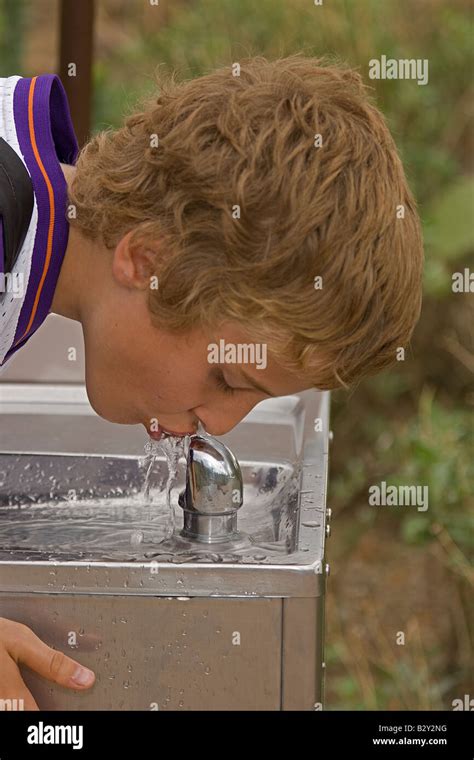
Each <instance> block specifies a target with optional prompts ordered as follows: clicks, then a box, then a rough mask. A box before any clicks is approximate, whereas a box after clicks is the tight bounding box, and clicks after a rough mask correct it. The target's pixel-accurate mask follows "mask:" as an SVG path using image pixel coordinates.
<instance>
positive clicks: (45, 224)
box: [5, 74, 79, 359]
mask: <svg viewBox="0 0 474 760" xmlns="http://www.w3.org/2000/svg"><path fill="white" fill-rule="evenodd" d="M31 81H32V80H31V79H29V78H23V79H20V80H19V81H18V82H17V85H16V87H15V92H14V102H13V108H14V118H15V126H16V131H17V136H18V142H19V145H20V150H21V152H22V154H23V157H24V160H25V163H26V165H27V168H28V171H29V173H30V175H31V179H32V183H33V191H34V194H35V198H36V203H37V208H38V226H37V230H36V236H35V241H34V249H33V256H32V261H31V270H30V277H29V281H28V287H27V291H26V296H25V300H24V303H23V305H22V309H21V312H20V318H19V320H18V325H17V329H16V332H15V340H14V348H11V349H10V351H9V352H8V354H7V356H6V357H5V359H7V358H9V357H10V355H11V354H12V353H14V352H15V351H16V350H17V349H18V348H20V346H21V345H23V344H24V343H25V342H26V340H27V339H28V338H29V337H30V336H31V335H32V334H33V333H34V332H35V331H36V330H37V329H38V327H39V326H40V325H41V324H42V322H44V320H45V319H46V317H47V316H48V314H49V310H50V308H51V303H52V301H53V295H54V290H55V288H56V283H57V280H58V277H59V273H60V270H61V265H62V262H63V259H64V254H65V252H66V247H67V242H68V236H69V224H68V221H67V218H66V209H67V184H66V180H65V178H64V175H63V173H62V169H61V167H60V165H59V162H62V163H65V164H74V163H75V161H76V158H77V153H78V150H79V148H78V144H77V140H76V136H75V134H74V129H73V126H72V121H71V115H70V112H69V105H68V102H67V97H66V93H65V90H64V87H63V85H62V83H61V80H60V79H59V77H58V76H56V75H55V74H46V75H44V76H39V77H37V79H36V83H35V90H34V94H33V124H34V135H35V139H36V146H37V149H38V153H39V156H40V158H41V161H42V163H43V166H44V169H45V171H46V174H47V175H48V178H49V181H50V183H51V186H52V188H53V195H54V206H55V220H54V229H53V245H52V255H51V260H50V263H49V267H48V272H47V275H46V278H45V281H44V283H43V288H42V291H41V296H40V300H39V303H38V307H37V310H36V315H35V318H34V320H33V323H32V325H31V327H30V329H29V332H28V334H27V335H25V337H24V338H22V336H23V335H24V332H25V330H26V327H27V325H28V322H29V320H30V316H31V312H32V308H33V304H34V300H35V297H36V293H37V291H38V287H39V284H40V280H41V276H42V273H43V268H44V263H45V259H46V250H47V240H48V228H49V223H50V214H51V208H50V200H49V194H48V188H47V185H46V182H45V179H44V176H43V174H42V172H41V169H40V167H39V165H38V163H37V161H36V158H35V156H34V153H33V147H32V144H31V139H30V133H29V124H28V96H29V91H30V85H31ZM25 274H26V273H25ZM20 338H22V340H21V342H20V343H18V345H17V341H20Z"/></svg>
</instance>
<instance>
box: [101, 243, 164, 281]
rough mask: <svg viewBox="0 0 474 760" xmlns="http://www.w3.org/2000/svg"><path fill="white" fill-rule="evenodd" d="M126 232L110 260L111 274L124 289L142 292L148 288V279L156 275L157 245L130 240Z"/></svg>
mask: <svg viewBox="0 0 474 760" xmlns="http://www.w3.org/2000/svg"><path fill="white" fill-rule="evenodd" d="M131 237H132V233H131V232H127V234H126V235H124V236H123V238H122V239H121V240H120V241H119V243H118V244H117V246H116V248H115V251H114V253H113V259H112V274H113V276H114V278H115V279H116V280H117V282H118V283H119V284H120V285H123V286H125V287H126V288H137V289H139V290H144V289H145V288H149V287H150V278H151V277H152V276H153V275H154V274H156V263H157V257H158V245H157V244H156V245H155V244H154V243H153V242H145V241H142V240H136V241H133V242H132V240H131Z"/></svg>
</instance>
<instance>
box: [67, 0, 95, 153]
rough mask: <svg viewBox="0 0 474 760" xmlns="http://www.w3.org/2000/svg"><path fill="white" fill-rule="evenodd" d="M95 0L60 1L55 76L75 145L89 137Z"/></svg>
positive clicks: (81, 143)
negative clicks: (62, 92) (63, 92)
mask: <svg viewBox="0 0 474 760" xmlns="http://www.w3.org/2000/svg"><path fill="white" fill-rule="evenodd" d="M94 11H95V0H81V2H80V3H78V2H77V0H61V11H60V13H61V18H60V42H59V76H60V77H61V81H62V83H63V85H64V88H65V90H66V93H67V96H68V101H69V106H70V109H71V116H72V122H73V124H74V129H75V132H76V135H77V140H78V142H79V145H80V146H82V145H84V143H85V142H87V140H88V138H89V136H90V128H91V111H92V56H93V44H94Z"/></svg>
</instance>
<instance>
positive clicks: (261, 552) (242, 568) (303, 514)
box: [0, 383, 330, 710]
mask: <svg viewBox="0 0 474 760" xmlns="http://www.w3.org/2000/svg"><path fill="white" fill-rule="evenodd" d="M329 398H330V397H329V394H328V393H317V392H315V391H306V392H304V393H301V394H298V395H295V396H289V397H285V398H279V399H269V400H268V401H265V402H263V403H262V404H260V405H259V406H258V407H257V408H256V409H254V410H253V411H252V413H251V414H250V415H249V416H248V417H247V418H246V419H245V420H244V421H243V422H242V423H241V424H240V425H238V426H237V427H236V428H235V429H234V430H233V431H232V432H231V433H229V434H228V435H226V436H223V437H222V439H221V440H222V441H223V442H224V443H225V444H226V445H227V446H228V447H229V448H230V449H231V450H232V452H233V453H234V454H235V455H236V457H237V459H238V460H239V463H240V466H241V469H242V475H243V482H244V498H243V504H242V507H241V508H240V510H239V516H238V523H239V525H238V527H239V532H240V534H241V537H242V539H243V540H238V541H235V542H232V541H230V542H228V544H227V545H225V546H222V547H221V546H219V545H214V544H212V545H205V544H199V543H197V542H194V541H192V540H189V539H185V538H183V537H182V536H180V530H181V528H182V521H183V513H182V510H181V509H180V508H179V507H178V506H177V503H178V495H179V493H180V492H181V491H182V490H183V487H184V484H185V472H184V461H183V462H182V463H181V464H180V467H179V469H178V475H177V479H176V482H175V483H174V485H173V488H172V489H171V504H172V508H171V509H170V508H169V506H168V505H167V503H166V498H165V489H164V485H165V482H166V478H167V466H166V461H165V458H164V455H163V456H161V457H159V458H158V459H157V460H155V462H154V464H153V465H152V467H151V473H150V483H151V488H150V491H149V496H148V497H147V496H146V494H145V479H146V474H147V470H148V468H149V461H146V460H145V456H144V448H143V447H144V444H145V435H144V431H143V428H140V427H124V426H118V425H113V424H110V423H107V422H105V421H103V420H101V419H100V418H98V417H97V416H96V415H95V414H94V413H93V411H92V409H91V408H90V406H89V404H88V402H87V398H86V396H85V391H84V388H83V386H80V385H77V386H76V385H47V384H42V385H39V384H38V385H34V384H20V383H3V384H1V383H0V413H1V418H0V615H2V616H4V617H9V618H11V619H14V620H18V621H21V622H24V623H26V624H27V625H30V626H31V627H32V628H33V629H34V630H35V632H36V633H37V634H38V635H39V636H40V637H42V638H43V639H44V640H45V641H47V642H48V643H49V644H50V645H51V646H54V647H55V648H57V649H61V650H63V651H64V652H67V653H69V654H72V656H73V657H76V658H77V659H78V660H80V661H81V662H83V663H84V664H85V665H88V666H89V667H91V668H92V669H94V670H95V672H96V674H97V681H96V684H95V685H94V687H93V689H92V690H90V691H89V692H87V693H82V694H75V693H73V692H69V691H66V690H64V689H61V688H59V687H54V686H52V685H51V684H49V683H47V682H45V681H42V680H41V679H39V678H38V677H36V676H35V675H34V674H32V673H30V672H25V674H24V675H25V680H26V681H27V683H28V685H29V687H30V689H31V691H32V693H33V695H34V696H35V697H36V699H37V700H38V702H39V704H40V707H43V708H49V709H66V710H78V709H79V710H80V709H92V710H96V709H183V710H187V709H188V710H189V709H204V710H206V709H272V710H273V709H307V710H310V709H318V708H320V707H321V704H322V701H323V672H324V668H323V610H324V593H325V580H326V574H327V567H326V565H325V559H324V549H325V535H326V531H327V530H328V525H327V522H328V521H327V510H326V485H327V467H328V441H329ZM318 418H319V419H320V420H321V429H322V432H315V427H318V426H315V420H316V419H318ZM71 642H72V643H71Z"/></svg>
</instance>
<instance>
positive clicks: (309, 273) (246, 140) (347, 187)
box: [70, 55, 423, 434]
mask: <svg viewBox="0 0 474 760" xmlns="http://www.w3.org/2000/svg"><path fill="white" fill-rule="evenodd" d="M236 73H238V74H239V75H238V76H235V74H236ZM70 201H71V203H72V204H74V205H75V208H76V214H77V216H76V219H74V220H72V221H71V224H72V225H73V226H74V227H75V228H76V231H78V232H79V233H80V234H81V236H85V237H86V238H89V239H92V240H93V241H95V242H96V243H99V244H100V245H101V246H105V247H106V248H107V251H108V259H107V260H105V259H104V262H102V263H101V266H102V267H103V268H104V267H105V269H103V271H104V277H105V280H104V281H105V282H106V283H108V284H107V285H106V286H105V287H103V288H102V292H101V295H100V298H98V299H96V302H95V303H94V304H93V306H92V307H91V308H90V309H89V310H88V312H87V314H85V315H83V316H82V322H83V327H84V335H85V345H86V367H87V385H88V392H89V396H90V398H91V402H92V403H93V405H94V406H95V408H96V409H97V411H99V413H100V414H102V415H103V416H105V417H107V418H109V419H114V420H116V421H121V422H144V424H147V420H148V421H149V420H150V419H153V418H155V417H157V418H158V419H159V422H160V423H161V424H162V425H163V427H165V428H166V429H169V430H175V431H177V432H185V431H186V430H189V429H191V428H192V426H193V424H194V422H195V421H196V420H197V419H201V421H202V422H203V424H204V426H205V427H206V429H207V430H208V431H209V432H211V433H215V434H219V433H222V432H225V430H227V429H230V428H231V427H233V425H235V424H236V423H237V422H238V421H239V419H241V418H242V417H243V416H245V414H247V412H248V411H249V410H250V408H252V406H254V405H255V403H257V402H258V401H260V400H262V399H263V398H265V394H264V393H263V392H259V391H253V390H250V384H249V383H248V381H245V380H242V375H241V371H242V370H243V371H244V372H245V373H246V374H247V375H248V376H250V377H251V378H253V380H254V381H255V382H257V383H258V384H260V385H261V386H263V387H265V388H266V389H267V390H269V391H270V392H271V393H272V394H273V395H283V394H285V393H291V392H295V391H298V390H302V389H304V388H310V387H316V388H319V389H335V388H337V387H341V386H346V387H347V386H349V385H350V384H352V383H354V382H355V381H356V380H357V379H358V378H360V377H362V376H364V375H369V374H373V373H375V372H377V371H379V370H381V369H383V368H384V367H386V366H388V365H389V364H392V363H393V362H394V361H395V360H396V359H397V350H398V349H400V348H401V347H406V345H407V343H408V341H409V339H410V337H411V334H412V332H413V329H414V326H415V324H416V322H417V320H418V317H419V313H420V308H421V278H422V264H423V246H422V239H421V232H420V223H419V218H418V215H417V212H416V207H415V202H414V200H413V197H412V195H411V193H410V190H409V188H408V186H407V182H406V179H405V176H404V172H403V168H402V165H401V162H400V159H399V157H398V154H397V150H396V147H395V144H394V142H393V140H392V137H391V135H390V133H389V130H388V128H387V126H386V124H385V121H384V119H383V117H382V115H381V114H380V112H379V111H378V110H377V109H376V108H375V107H374V106H373V105H372V103H371V102H370V99H369V97H368V94H367V92H366V89H365V87H364V85H363V84H362V81H361V78H360V77H359V75H358V74H357V73H355V72H354V71H352V70H351V69H349V68H347V67H344V66H340V65H337V66H334V65H324V64H322V63H321V62H320V61H318V60H316V59H313V58H308V57H304V56H302V55H294V56H290V57H289V58H284V59H279V60H275V61H267V60H266V59H264V58H261V57H256V58H252V59H250V60H246V61H243V62H242V63H241V69H240V72H238V71H236V70H235V69H231V68H230V67H229V68H221V69H219V70H217V71H214V72H213V73H210V74H208V75H206V76H202V77H200V78H197V79H194V80H191V81H187V82H184V83H175V82H174V81H173V80H166V79H162V80H161V82H160V83H159V96H158V98H157V99H156V98H155V99H154V100H153V101H152V102H149V103H147V104H146V106H145V107H144V108H143V110H141V111H139V112H137V113H135V114H133V115H132V116H130V117H129V118H128V119H127V120H126V122H125V125H124V126H123V127H122V128H120V129H118V130H109V131H105V132H102V133H99V134H98V135H97V136H95V137H94V138H93V139H92V140H91V141H90V143H89V144H88V145H87V146H86V147H85V148H84V150H83V151H82V152H81V154H80V156H79V160H78V162H77V171H76V176H75V179H74V182H73V183H72V188H71V189H70ZM107 273H108V274H107ZM219 341H224V342H225V344H242V343H246V344H249V343H252V344H258V346H265V347H266V349H265V350H266V352H267V353H266V356H267V362H266V364H267V366H266V368H261V367H262V366H263V364H261V367H260V368H259V367H258V366H257V365H256V364H255V356H257V355H260V356H261V352H262V349H260V354H259V352H258V350H257V352H256V353H254V354H252V352H250V353H248V352H247V354H246V356H247V358H246V359H244V361H242V354H239V352H238V351H236V352H234V353H233V354H232V351H231V349H229V351H228V353H227V357H228V358H230V359H231V362H230V363H229V361H228V360H224V361H219V363H218V364H215V363H212V362H210V361H209V351H208V349H209V346H210V344H213V343H216V344H218V345H219ZM220 345H221V347H222V343H221V344H220ZM209 350H211V351H212V348H211V349H209ZM214 357H215V354H214ZM223 357H224V354H223V353H220V354H219V359H222V358H223ZM249 357H250V361H249ZM252 357H253V360H252ZM219 371H221V372H222V374H223V375H224V378H225V379H226V380H227V382H228V384H230V385H231V386H234V388H237V387H238V388H239V390H235V391H234V393H230V392H229V391H228V390H225V389H224V387H220V386H219V385H218V383H219V376H218V374H219ZM221 381H222V378H221ZM244 387H245V388H246V390H242V391H241V390H240V389H241V388H244ZM142 400H143V401H142ZM132 408H133V409H135V412H134V413H133V414H132V413H131V412H130V410H131V409H132ZM140 415H142V417H141V418H140V419H137V417H139V416H140Z"/></svg>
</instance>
